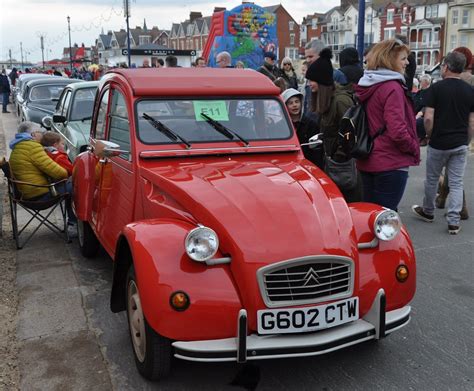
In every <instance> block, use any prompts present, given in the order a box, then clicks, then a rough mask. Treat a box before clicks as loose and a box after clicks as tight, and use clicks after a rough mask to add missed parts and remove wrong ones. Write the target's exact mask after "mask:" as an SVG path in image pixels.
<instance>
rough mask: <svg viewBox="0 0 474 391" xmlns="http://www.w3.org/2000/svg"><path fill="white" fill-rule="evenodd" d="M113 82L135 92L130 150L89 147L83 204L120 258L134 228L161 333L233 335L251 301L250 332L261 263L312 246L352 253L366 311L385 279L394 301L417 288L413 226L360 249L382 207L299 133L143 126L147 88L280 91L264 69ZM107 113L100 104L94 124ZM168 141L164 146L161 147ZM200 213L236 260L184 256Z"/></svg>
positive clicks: (83, 214) (209, 92)
mask: <svg viewBox="0 0 474 391" xmlns="http://www.w3.org/2000/svg"><path fill="white" fill-rule="evenodd" d="M244 76H245V77H244ZM223 80H225V83H224V82H223ZM185 86H187V87H186V88H187V90H186V91H185ZM109 87H111V88H114V89H119V90H120V91H121V92H122V94H123V96H124V97H125V99H126V105H127V110H128V117H129V121H130V122H129V124H130V135H131V158H130V160H129V161H127V160H125V159H123V158H121V157H112V158H110V159H109V161H107V162H106V163H100V162H99V158H98V157H97V156H95V155H94V153H93V152H91V151H89V152H86V153H83V154H81V155H80V156H79V157H78V158H77V159H76V164H75V174H74V186H75V198H74V203H75V208H76V212H77V214H78V216H79V218H80V219H84V220H87V221H88V222H89V223H90V225H91V227H92V228H93V230H94V232H95V233H96V234H97V236H98V238H99V241H100V242H101V243H102V245H103V246H104V248H105V249H106V250H107V252H108V253H109V255H110V256H111V257H112V258H113V259H115V255H116V246H117V242H118V240H119V238H120V237H122V236H124V237H125V238H126V240H127V243H128V244H129V246H130V248H131V252H132V256H133V259H134V264H135V269H136V275H137V281H138V285H139V290H140V295H141V300H142V304H143V308H144V312H145V316H146V318H147V319H148V321H149V323H150V325H151V326H152V327H153V328H154V329H155V330H156V331H157V332H158V333H159V334H161V335H164V336H166V337H169V338H171V339H177V340H202V339H215V338H226V337H232V336H235V333H236V318H237V314H238V311H239V310H240V309H241V308H245V309H246V310H247V312H248V317H249V318H248V319H249V332H250V333H252V332H255V330H256V325H257V323H256V311H257V310H259V309H263V308H265V304H264V302H263V300H262V297H261V295H260V290H259V287H258V283H257V279H256V272H257V270H258V269H259V268H261V267H263V266H266V265H269V264H272V263H275V262H281V261H284V260H287V259H293V258H299V257H304V256H311V255H313V256H317V255H327V254H332V255H339V256H345V257H349V258H352V259H353V260H354V263H355V283H354V295H356V296H359V298H360V316H361V317H362V316H364V314H365V313H366V312H367V311H368V310H369V308H370V305H371V303H372V301H373V299H374V297H375V294H376V292H377V291H378V290H379V289H380V288H383V289H384V290H385V293H386V299H387V309H388V310H392V309H395V308H400V307H402V306H405V305H406V304H407V303H408V302H409V301H410V300H411V299H412V297H413V295H414V293H415V281H416V267H415V256H414V251H413V248H412V245H411V241H410V238H409V237H408V234H407V233H406V232H405V231H403V232H402V233H401V234H400V235H399V236H398V237H397V238H396V239H395V240H393V241H391V242H380V244H379V246H378V247H377V248H375V249H368V250H358V247H357V244H358V242H370V241H371V240H372V239H373V237H374V236H373V231H372V227H371V226H370V224H371V221H373V219H371V216H372V215H373V214H374V213H376V212H377V211H380V210H382V209H381V208H380V207H379V206H377V205H373V204H364V203H354V204H351V205H347V204H346V203H345V201H344V199H343V198H342V196H341V193H340V192H339V190H338V189H337V187H336V186H335V185H334V183H332V182H331V181H330V179H329V178H328V177H327V176H326V175H325V174H324V173H323V172H322V171H321V170H319V169H318V168H316V167H315V166H314V165H312V164H311V163H309V162H308V161H307V160H305V159H304V158H303V155H302V153H301V150H300V148H299V144H298V140H297V137H296V135H293V137H292V138H291V139H289V140H271V141H269V140H267V141H257V142H253V141H252V142H251V146H254V147H257V146H258V147H259V148H260V149H259V148H256V149H254V150H251V151H253V152H250V150H246V149H245V147H241V146H239V145H237V143H235V142H214V143H202V144H199V145H196V146H194V145H193V149H191V150H186V149H185V148H184V147H182V146H181V145H178V144H172V145H145V144H142V143H141V142H140V141H139V140H138V138H137V137H136V136H135V114H134V108H135V102H136V101H137V99H140V98H143V97H144V96H147V97H151V96H157V97H163V98H167V97H169V96H171V95H174V96H176V95H179V94H180V93H182V94H183V95H185V96H188V95H193V96H216V95H221V96H234V97H238V96H242V95H245V96H277V94H278V91H277V90H276V89H275V87H274V86H273V84H272V83H271V81H269V80H268V79H267V78H266V77H265V76H262V75H260V74H259V73H256V72H249V71H239V70H234V69H229V70H220V69H219V70H210V69H204V70H203V71H201V70H199V69H163V70H158V71H157V70H155V69H150V70H147V69H134V70H117V71H114V72H111V73H110V72H109V73H108V74H107V75H106V77H105V78H103V80H102V82H101V86H100V88H99V95H98V96H99V99H100V96H101V93H103V91H105V90H106V89H107V88H109ZM98 102H99V100H98V101H97V102H96V106H97V105H98ZM97 116H98V107H96V109H95V113H94V119H93V122H92V130H93V131H94V129H95V127H96V123H97ZM91 138H92V139H93V138H94V133H92V135H91ZM285 146H286V147H285ZM223 148H226V149H225V150H224V149H223ZM204 149H206V153H204V152H202V151H203V150H204ZM165 150H167V151H168V154H167V155H166V156H163V154H160V151H165ZM263 152H265V153H263ZM140 156H142V157H140ZM143 156H147V158H143ZM153 156H155V157H153ZM198 223H199V224H202V225H204V226H208V227H210V228H212V229H213V230H214V231H215V232H216V233H217V234H218V236H219V240H220V253H219V254H218V255H217V257H221V256H230V257H231V258H232V262H231V263H230V264H226V265H219V266H206V265H203V264H200V263H197V262H194V261H192V260H191V259H190V258H189V257H188V256H187V255H186V253H185V250H184V239H185V237H186V234H187V233H188V232H189V231H190V230H191V229H193V228H195V227H196V225H197V224H198ZM402 263H403V264H406V265H407V266H408V268H409V271H410V277H409V278H408V281H407V282H405V283H404V284H401V283H398V282H397V281H396V279H395V270H396V267H397V266H398V265H399V264H402ZM177 290H182V291H185V292H186V293H187V294H188V295H189V297H190V300H191V305H190V307H189V308H188V309H187V310H186V311H183V312H177V311H175V310H173V309H172V308H171V307H170V305H169V297H170V294H171V293H172V292H174V291H177Z"/></svg>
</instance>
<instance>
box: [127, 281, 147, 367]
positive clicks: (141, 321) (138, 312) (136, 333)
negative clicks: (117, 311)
mask: <svg viewBox="0 0 474 391" xmlns="http://www.w3.org/2000/svg"><path fill="white" fill-rule="evenodd" d="M127 293H128V300H127V305H128V324H129V327H130V334H131V336H132V344H133V349H134V350H135V354H136V356H137V358H138V360H139V361H140V362H143V361H144V360H145V353H146V336H145V318H144V317H143V311H142V305H141V302H140V296H139V294H138V287H137V284H136V283H135V281H133V280H132V281H130V282H129V284H128V292H127Z"/></svg>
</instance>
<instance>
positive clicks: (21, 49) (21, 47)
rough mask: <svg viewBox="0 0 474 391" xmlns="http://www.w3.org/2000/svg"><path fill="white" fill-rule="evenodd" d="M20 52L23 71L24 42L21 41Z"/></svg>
mask: <svg viewBox="0 0 474 391" xmlns="http://www.w3.org/2000/svg"><path fill="white" fill-rule="evenodd" d="M20 54H21V71H22V72H23V69H24V68H23V42H20Z"/></svg>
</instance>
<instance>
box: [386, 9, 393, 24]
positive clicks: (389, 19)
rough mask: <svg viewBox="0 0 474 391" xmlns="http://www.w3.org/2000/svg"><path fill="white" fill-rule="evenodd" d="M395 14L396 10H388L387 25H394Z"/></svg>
mask: <svg viewBox="0 0 474 391" xmlns="http://www.w3.org/2000/svg"><path fill="white" fill-rule="evenodd" d="M394 13H395V10H394V9H389V10H387V23H390V24H392V23H393V15H394Z"/></svg>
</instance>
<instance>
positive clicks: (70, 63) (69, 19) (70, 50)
mask: <svg viewBox="0 0 474 391" xmlns="http://www.w3.org/2000/svg"><path fill="white" fill-rule="evenodd" d="M67 30H68V33H69V70H70V71H71V74H72V48H71V18H70V17H69V16H68V17H67Z"/></svg>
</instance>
